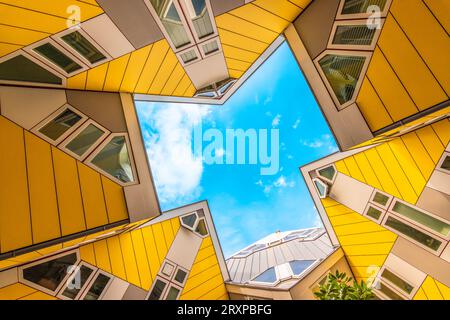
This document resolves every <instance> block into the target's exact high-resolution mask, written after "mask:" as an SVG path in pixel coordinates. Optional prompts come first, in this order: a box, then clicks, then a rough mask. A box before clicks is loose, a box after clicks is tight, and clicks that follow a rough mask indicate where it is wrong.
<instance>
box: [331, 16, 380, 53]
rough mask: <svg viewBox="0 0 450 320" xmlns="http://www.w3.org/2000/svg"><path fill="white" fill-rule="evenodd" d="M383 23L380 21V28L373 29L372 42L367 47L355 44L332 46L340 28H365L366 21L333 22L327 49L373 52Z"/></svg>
mask: <svg viewBox="0 0 450 320" xmlns="http://www.w3.org/2000/svg"><path fill="white" fill-rule="evenodd" d="M384 23H385V19H381V27H380V28H377V29H375V33H374V35H373V38H372V41H371V43H370V44H369V45H356V44H334V43H333V41H334V37H335V36H336V31H337V29H338V28H339V27H340V26H365V27H367V28H368V26H367V19H364V20H343V21H335V22H334V24H333V29H332V30H331V36H330V39H329V40H328V46H327V48H328V49H337V50H367V51H374V50H375V47H376V45H377V42H378V39H379V37H380V34H381V30H382V29H383V26H384Z"/></svg>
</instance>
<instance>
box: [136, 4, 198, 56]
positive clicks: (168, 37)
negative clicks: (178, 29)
mask: <svg viewBox="0 0 450 320" xmlns="http://www.w3.org/2000/svg"><path fill="white" fill-rule="evenodd" d="M172 2H173V4H174V6H175V8H176V10H177V13H178V15H179V16H180V20H181V24H182V25H183V27H184V31H185V32H186V34H187V36H188V38H189V40H190V43H187V44H185V45H184V46H182V47H179V48H176V47H175V45H174V44H173V42H172V39H171V38H170V36H169V34H168V33H167V31H166V28H165V27H164V25H163V23H162V22H161V19H160V18H159V16H158V14H157V13H156V10H155V9H154V8H153V5H152V4H151V3H150V0H145V1H144V3H145V4H146V5H147V8H148V9H149V10H150V13H151V15H152V16H153V18H154V19H155V21H156V24H157V25H158V27H159V29H160V30H161V32H162V33H163V35H164V37H165V38H166V40H167V42H168V43H169V45H170V47H171V48H172V50H173V51H174V52H180V51H182V50H184V49H186V48H189V47H192V46H194V45H195V39H194V37H193V36H192V32H191V30H190V29H189V24H188V22H187V20H186V17H185V16H184V12H183V10H182V9H181V6H180V3H179V2H178V1H177V0H172Z"/></svg>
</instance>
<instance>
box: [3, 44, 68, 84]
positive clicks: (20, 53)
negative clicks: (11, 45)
mask: <svg viewBox="0 0 450 320" xmlns="http://www.w3.org/2000/svg"><path fill="white" fill-rule="evenodd" d="M17 56H24V57H25V58H26V59H28V60H30V61H31V62H33V63H35V64H37V65H38V66H40V67H41V68H43V69H45V70H46V71H48V72H50V73H51V74H53V75H54V76H55V77H58V78H60V79H61V84H51V83H45V82H31V81H13V80H2V79H0V84H11V85H19V86H23V85H24V84H27V85H30V86H37V87H46V88H47V87H48V88H64V87H66V84H67V78H66V77H65V76H64V75H62V74H61V73H59V72H57V71H56V70H53V69H52V68H50V67H49V66H48V65H46V64H45V63H43V62H42V61H41V60H39V59H37V58H35V57H34V56H32V55H31V54H29V53H27V52H26V51H24V50H22V49H20V50H17V51H15V52H13V53H11V54H8V55H6V56H4V57H1V58H0V63H3V62H5V61H8V60H10V59H13V58H15V57H17Z"/></svg>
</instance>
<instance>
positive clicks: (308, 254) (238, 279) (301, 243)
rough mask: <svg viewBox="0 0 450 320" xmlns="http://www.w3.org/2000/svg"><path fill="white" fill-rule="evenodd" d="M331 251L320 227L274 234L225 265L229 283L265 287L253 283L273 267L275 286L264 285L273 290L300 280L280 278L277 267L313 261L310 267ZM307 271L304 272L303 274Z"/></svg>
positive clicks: (329, 244)
mask: <svg viewBox="0 0 450 320" xmlns="http://www.w3.org/2000/svg"><path fill="white" fill-rule="evenodd" d="M333 251H334V249H333V246H332V244H331V242H330V240H329V238H328V235H327V233H326V232H325V230H324V229H323V228H312V229H304V230H294V231H288V232H276V233H274V234H271V235H269V236H267V237H266V238H264V239H261V240H260V241H257V242H255V243H254V244H252V245H250V246H248V247H247V248H244V249H242V250H241V251H239V252H238V253H236V254H234V255H233V256H232V257H230V258H229V259H228V260H227V261H226V263H227V267H228V270H229V273H230V277H231V282H233V283H237V284H251V285H257V286H261V285H262V286H265V283H260V282H258V283H255V282H254V280H255V278H256V277H258V276H259V275H261V274H262V273H263V272H265V271H266V270H268V269H270V268H272V267H276V268H277V275H278V276H277V279H278V281H277V283H274V284H267V285H268V286H271V287H274V286H279V285H280V284H281V283H282V282H283V281H284V280H286V281H287V280H291V279H292V278H298V279H299V278H300V277H296V276H294V277H290V278H287V277H284V276H280V273H281V272H280V270H279V269H281V268H280V267H279V266H283V265H288V264H289V262H292V261H294V260H300V261H305V260H315V262H314V264H313V265H316V264H317V263H319V262H320V261H322V260H323V259H325V258H326V257H328V256H329V255H330V254H331V253H332V252H333ZM277 266H278V267H277ZM285 269H286V267H283V270H285ZM287 270H291V269H289V268H288V269H287ZM308 270H309V269H307V270H305V273H307V272H308ZM297 276H299V275H297ZM303 276H304V274H301V277H303Z"/></svg>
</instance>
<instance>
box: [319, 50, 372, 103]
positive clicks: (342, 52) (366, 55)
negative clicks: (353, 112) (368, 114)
mask: <svg viewBox="0 0 450 320" xmlns="http://www.w3.org/2000/svg"><path fill="white" fill-rule="evenodd" d="M372 54H373V53H372V52H368V51H349V50H333V49H331V50H328V49H327V50H325V51H324V52H322V53H321V54H320V55H319V56H318V57H317V58H316V59H314V65H315V67H316V69H317V71H318V72H319V75H320V78H321V79H322V82H323V83H324V84H325V86H326V88H327V90H328V93H329V95H330V97H331V98H332V99H333V101H334V104H335V106H336V108H337V109H338V111H341V110H343V109H345V108H347V107H349V106H351V105H352V104H354V103H355V102H356V99H357V98H358V94H359V91H360V90H361V86H362V84H363V81H364V78H365V75H366V73H367V69H368V68H369V64H370V60H371V58H372ZM327 55H337V56H351V57H364V58H366V60H365V61H364V65H363V67H362V69H361V73H360V75H359V78H358V81H357V82H356V86H355V91H354V92H353V96H352V98H351V99H350V100H349V101H347V102H345V103H343V104H341V103H340V102H339V99H338V98H337V96H336V94H335V93H334V90H333V87H332V86H331V84H330V83H329V81H328V79H327V77H326V75H325V73H324V72H323V70H322V67H321V66H320V63H319V62H320V60H322V58H323V57H325V56H327Z"/></svg>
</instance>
